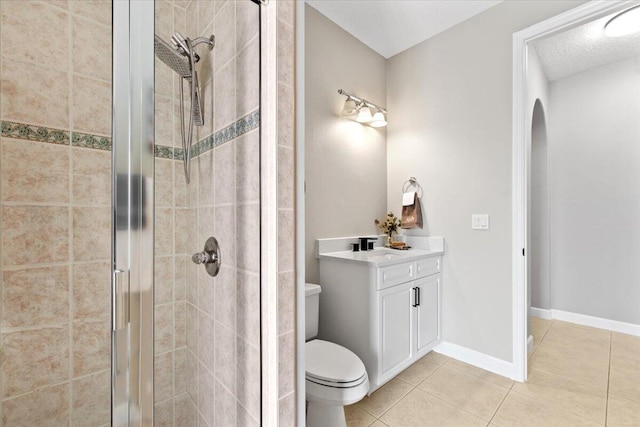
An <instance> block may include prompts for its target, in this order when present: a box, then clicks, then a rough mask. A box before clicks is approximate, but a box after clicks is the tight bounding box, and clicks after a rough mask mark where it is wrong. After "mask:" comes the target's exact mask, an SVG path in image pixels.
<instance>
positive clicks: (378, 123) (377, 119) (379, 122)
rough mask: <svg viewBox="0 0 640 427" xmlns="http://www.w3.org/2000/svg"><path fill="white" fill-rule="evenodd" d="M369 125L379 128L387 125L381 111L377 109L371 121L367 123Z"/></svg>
mask: <svg viewBox="0 0 640 427" xmlns="http://www.w3.org/2000/svg"><path fill="white" fill-rule="evenodd" d="M369 125H370V126H371V127H373V128H381V127H384V126H386V125H387V121H386V120H385V119H384V114H383V113H382V111H380V110H378V111H377V112H376V113H375V114H374V115H373V120H372V121H371V123H369Z"/></svg>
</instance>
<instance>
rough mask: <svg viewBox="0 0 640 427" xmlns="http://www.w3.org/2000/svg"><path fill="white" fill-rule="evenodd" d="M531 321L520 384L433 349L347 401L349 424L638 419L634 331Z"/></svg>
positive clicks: (624, 422) (638, 358) (638, 340)
mask: <svg viewBox="0 0 640 427" xmlns="http://www.w3.org/2000/svg"><path fill="white" fill-rule="evenodd" d="M531 320H532V325H531V332H532V334H533V338H534V349H533V351H532V352H531V354H530V355H529V379H528V381H527V383H526V384H521V383H517V382H514V381H511V380H508V379H507V378H504V377H501V376H498V375H495V374H492V373H490V372H487V371H484V370H482V369H479V368H476V367H473V366H470V365H467V364H465V363H462V362H459V361H457V360H454V359H450V358H448V357H446V356H443V355H441V354H437V353H434V352H431V353H429V354H428V355H427V356H425V357H423V358H422V359H420V360H419V361H418V362H416V363H415V364H414V365H412V366H411V367H409V368H408V369H407V370H405V371H404V372H402V373H401V374H400V375H398V376H397V377H396V378H394V379H393V380H391V381H390V382H388V383H387V384H385V385H384V386H383V387H381V388H380V389H378V390H377V391H376V392H375V393H373V395H371V396H369V397H366V398H365V399H363V400H362V401H360V402H358V403H356V404H354V405H351V406H347V407H346V408H345V411H346V415H347V424H348V427H360V426H374V427H385V426H389V427H403V426H407V427H415V426H438V427H444V426H452V427H462V426H498V427H507V426H517V427H534V426H535V427H537V426H540V427H554V426H557V427H570V426H580V427H583V426H584V427H588V426H605V425H606V426H636V427H637V426H640V337H633V336H630V335H623V334H619V333H615V332H613V333H612V332H608V331H603V330H600V329H594V328H588V327H584V326H579V325H574V324H571V323H566V322H561V321H557V320H554V321H551V320H543V319H538V318H532V319H531Z"/></svg>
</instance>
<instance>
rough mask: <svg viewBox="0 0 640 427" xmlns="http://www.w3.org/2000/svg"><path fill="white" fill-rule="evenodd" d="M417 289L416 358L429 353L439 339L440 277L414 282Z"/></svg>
mask: <svg viewBox="0 0 640 427" xmlns="http://www.w3.org/2000/svg"><path fill="white" fill-rule="evenodd" d="M414 284H415V287H416V288H418V292H419V293H418V295H419V296H418V297H417V299H418V301H417V307H416V336H417V340H416V356H417V357H420V356H422V355H423V354H424V353H426V352H428V351H430V350H431V349H432V348H433V345H434V344H435V343H436V342H437V340H438V339H439V338H440V325H439V323H440V316H439V312H438V311H439V305H440V304H439V301H440V275H439V274H438V275H436V276H431V277H425V278H424V279H418V280H416V281H415V282H414Z"/></svg>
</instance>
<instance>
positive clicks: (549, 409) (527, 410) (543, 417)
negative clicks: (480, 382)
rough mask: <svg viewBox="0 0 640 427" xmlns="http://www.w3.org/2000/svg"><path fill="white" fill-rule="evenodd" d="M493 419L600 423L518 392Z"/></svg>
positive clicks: (532, 424)
mask: <svg viewBox="0 0 640 427" xmlns="http://www.w3.org/2000/svg"><path fill="white" fill-rule="evenodd" d="M383 421H384V418H383ZM491 421H492V423H494V424H495V425H498V426H500V427H503V426H505V427H507V426H522V427H538V426H540V427H542V426H562V427H572V426H575V427H587V426H589V427H595V426H597V425H598V424H596V423H593V422H591V421H588V420H586V419H584V418H580V417H579V416H577V415H573V414H571V413H569V412H565V411H562V410H560V409H557V408H556V407H553V406H549V405H546V404H544V403H540V402H538V401H536V400H533V399H530V398H527V397H525V396H523V395H521V394H519V393H516V392H511V393H509V394H508V395H507V398H506V399H505V400H504V402H503V403H502V405H501V406H500V409H498V412H497V413H496V415H495V417H494V418H493V420H491Z"/></svg>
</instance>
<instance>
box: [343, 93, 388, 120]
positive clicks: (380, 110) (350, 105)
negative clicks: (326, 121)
mask: <svg viewBox="0 0 640 427" xmlns="http://www.w3.org/2000/svg"><path fill="white" fill-rule="evenodd" d="M338 93H339V94H340V95H344V96H346V97H347V100H346V101H345V102H344V107H343V108H342V115H343V116H354V115H355V114H356V113H357V114H358V115H357V116H356V117H355V120H356V121H357V122H358V123H362V124H368V125H370V126H371V127H374V128H379V127H384V126H386V125H387V120H386V119H385V114H387V109H386V108H384V107H381V106H379V105H376V104H374V103H373V102H369V101H367V100H366V99H364V98H360V97H359V96H356V95H353V94H350V93H347V92H345V91H343V90H342V89H338ZM372 111H375V112H376V113H375V114H374V115H371V112H372Z"/></svg>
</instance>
